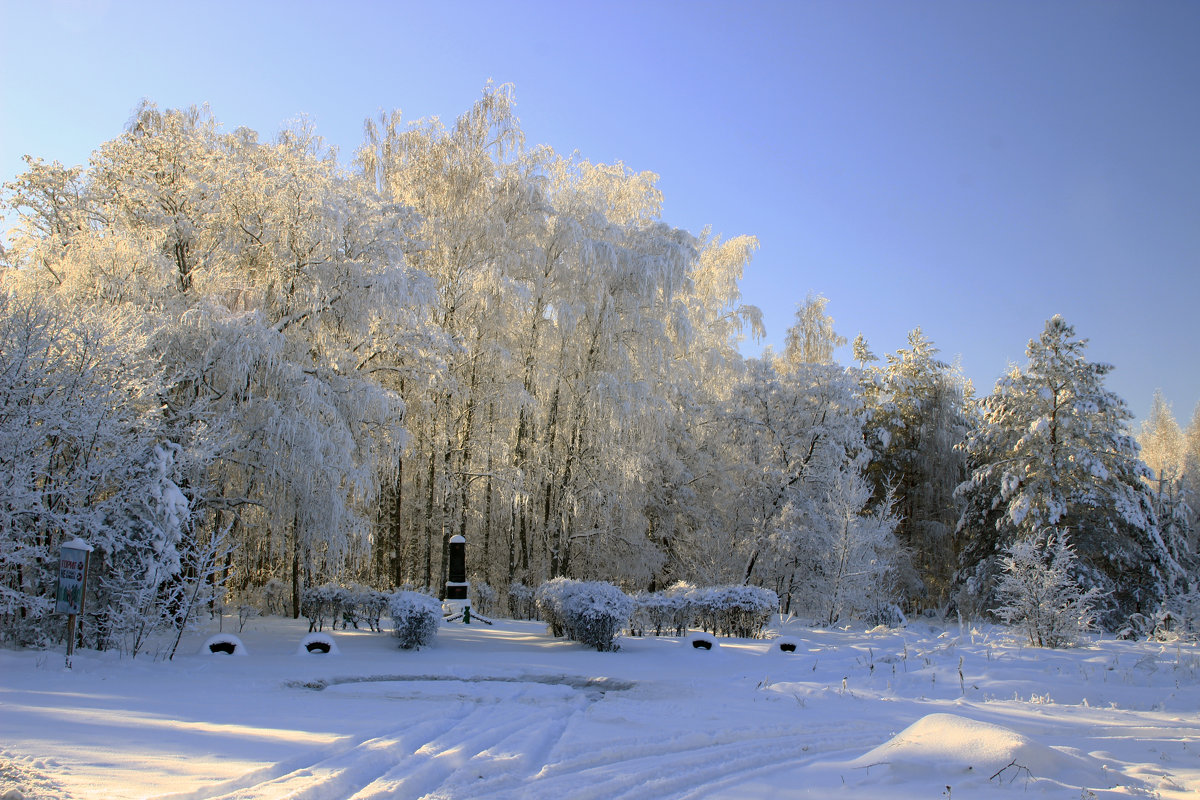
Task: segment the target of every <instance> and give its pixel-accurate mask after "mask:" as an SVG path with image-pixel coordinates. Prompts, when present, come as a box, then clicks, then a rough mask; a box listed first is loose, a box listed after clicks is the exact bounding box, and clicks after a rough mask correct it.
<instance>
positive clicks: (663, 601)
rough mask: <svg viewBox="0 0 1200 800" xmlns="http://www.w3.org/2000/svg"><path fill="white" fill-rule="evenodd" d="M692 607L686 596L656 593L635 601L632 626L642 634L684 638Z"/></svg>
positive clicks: (640, 597) (637, 598)
mask: <svg viewBox="0 0 1200 800" xmlns="http://www.w3.org/2000/svg"><path fill="white" fill-rule="evenodd" d="M691 616H692V605H691V601H690V600H689V599H688V597H687V595H686V594H682V593H680V594H674V595H671V594H666V593H663V592H654V593H648V594H642V595H638V596H637V597H636V598H635V599H634V610H633V616H632V617H631V625H632V626H633V627H634V628H636V629H637V630H638V631H639V632H640V633H645V632H648V631H653V633H654V635H655V636H663V635H675V636H682V635H683V634H684V632H685V631H686V630H687V628H688V624H689V623H690V622H691Z"/></svg>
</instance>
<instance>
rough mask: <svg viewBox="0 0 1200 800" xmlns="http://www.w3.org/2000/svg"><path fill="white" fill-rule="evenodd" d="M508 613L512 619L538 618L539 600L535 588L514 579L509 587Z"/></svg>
mask: <svg viewBox="0 0 1200 800" xmlns="http://www.w3.org/2000/svg"><path fill="white" fill-rule="evenodd" d="M508 614H509V616H510V617H511V618H512V619H535V618H537V615H538V612H537V602H536V600H535V599H534V591H533V589H530V588H529V587H528V586H526V585H525V584H523V583H517V582H516V581H514V582H513V583H512V584H511V585H510V586H509V587H508Z"/></svg>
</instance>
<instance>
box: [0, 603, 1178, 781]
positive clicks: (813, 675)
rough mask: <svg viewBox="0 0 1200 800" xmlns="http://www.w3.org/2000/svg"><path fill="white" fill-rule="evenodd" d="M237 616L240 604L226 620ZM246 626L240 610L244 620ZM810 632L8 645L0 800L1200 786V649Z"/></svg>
mask: <svg viewBox="0 0 1200 800" xmlns="http://www.w3.org/2000/svg"><path fill="white" fill-rule="evenodd" d="M230 623H231V620H230V619H229V618H226V620H225V625H224V627H225V628H226V630H227V631H228V630H229V628H230ZM232 623H233V625H234V626H236V624H237V620H236V618H234V619H233V620H232ZM773 632H775V633H779V634H781V635H783V636H786V637H787V638H788V639H789V640H790V641H792V642H794V643H795V644H796V650H795V652H794V653H787V652H783V651H781V650H780V649H779V648H778V647H775V646H773V645H774V644H775V643H776V642H775V641H772V640H765V639H760V640H754V639H731V638H722V639H721V640H720V644H721V646H720V648H719V650H714V651H712V652H697V651H696V650H695V649H694V648H692V647H691V646H690V640H689V639H688V638H687V637H684V638H678V637H665V636H664V637H638V638H634V637H628V636H622V637H621V638H620V640H619V644H620V646H621V649H620V651H619V652H615V653H601V652H596V651H595V650H592V649H589V648H586V647H584V646H582V645H580V644H577V643H573V642H568V641H566V640H563V639H554V638H552V637H550V636H549V635H548V634H547V633H546V630H545V626H544V625H543V624H542V623H539V622H518V621H510V620H495V625H493V626H488V625H469V626H468V625H462V624H459V623H454V624H446V625H443V626H442V628H441V629H440V631H439V632H438V635H437V637H436V639H435V640H434V642H433V643H432V644H431V645H430V646H427V647H422V648H421V649H420V650H418V651H405V650H401V649H399V648H398V647H397V643H396V639H395V637H393V636H391V635H389V634H387V633H371V632H368V631H355V630H350V631H340V630H339V631H336V632H327V633H325V634H323V636H326V637H329V638H330V639H331V640H332V641H334V642H335V643H336V646H337V649H338V651H340V655H339V656H337V657H336V658H330V657H316V656H312V655H309V654H307V653H305V655H303V656H302V655H300V654H299V652H300V651H298V643H300V642H302V641H303V640H304V639H305V638H306V634H307V623H306V622H305V621H304V620H291V619H284V618H279V617H270V616H266V617H258V618H254V619H251V620H249V621H248V622H247V623H246V625H245V627H244V629H242V630H241V632H240V633H239V635H238V637H230V635H229V634H228V633H226V634H223V635H224V636H225V637H227V638H238V639H240V640H242V641H244V642H245V644H246V652H247V655H246V656H244V657H242V658H232V657H226V656H225V655H223V654H208V653H206V654H203V655H202V654H201V652H202V647H201V643H202V642H204V641H205V640H207V639H209V638H210V637H213V636H218V635H220V634H219V633H218V631H216V629H215V625H214V628H213V629H211V630H206V631H203V632H197V633H195V634H191V635H190V636H189V637H187V638H185V640H184V642H183V643H182V644H181V646H180V648H179V652H178V654H177V655H176V657H175V660H174V661H170V662H165V661H155V660H153V658H151V657H147V656H141V657H138V658H136V659H131V658H128V657H126V658H123V659H122V658H120V657H119V656H118V655H117V654H115V653H109V652H106V653H97V652H94V651H89V650H84V651H77V652H76V654H75V656H74V669H73V670H70V671H67V670H65V669H64V667H63V655H64V654H63V653H62V652H61V650H56V651H36V650H21V651H13V650H3V651H0V797H5V798H21V800H29V799H30V798H51V797H53V798H112V797H123V798H135V797H171V798H174V800H182V799H183V798H227V799H228V800H232V799H233V798H239V800H250V799H251V798H279V797H295V798H307V799H308V800H318V799H320V798H329V799H333V798H357V799H358V800H365V799H366V798H421V797H429V798H555V800H557V799H558V798H612V797H626V798H726V799H731V798H746V797H772V798H824V797H837V798H864V799H865V798H871V799H872V800H873V799H874V798H878V797H888V798H914V800H915V799H916V798H921V799H922V800H925V799H926V798H938V797H957V798H964V797H966V798H970V797H979V796H984V795H985V793H986V796H988V797H991V796H1005V797H1055V798H1057V797H1067V798H1075V797H1093V796H1094V797H1097V798H1128V797H1160V798H1164V799H1166V800H1171V799H1173V798H1185V797H1195V796H1197V793H1200V713H1198V711H1197V709H1200V680H1198V678H1200V646H1197V645H1195V644H1188V643H1171V644H1160V643H1152V642H1122V641H1115V640H1112V639H1107V638H1090V639H1086V640H1085V641H1084V644H1083V646H1081V647H1079V648H1075V649H1070V650H1043V649H1037V648H1029V647H1023V646H1021V644H1020V639H1019V638H1017V636H1015V635H1014V634H1013V633H1011V632H1009V631H1007V630H1005V629H1003V628H999V627H985V628H978V629H972V628H961V627H959V626H958V625H951V626H949V628H942V627H937V626H932V625H928V624H925V623H924V622H919V623H911V624H910V625H909V627H907V628H905V629H894V630H893V629H876V630H871V631H867V630H863V629H861V628H839V629H832V630H822V629H813V628H808V627H805V626H803V625H800V624H798V623H796V622H791V623H788V624H786V625H778V624H776V625H775V626H774V628H773Z"/></svg>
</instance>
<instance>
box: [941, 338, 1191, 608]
mask: <svg viewBox="0 0 1200 800" xmlns="http://www.w3.org/2000/svg"><path fill="white" fill-rule="evenodd" d="M1086 346H1087V341H1086V340H1083V339H1077V338H1076V337H1075V331H1074V329H1073V328H1072V327H1071V326H1070V325H1068V324H1067V323H1066V322H1065V321H1064V320H1063V319H1062V317H1058V316H1055V317H1053V318H1051V319H1050V320H1049V321H1048V322H1047V323H1046V328H1045V330H1044V331H1043V332H1042V334H1041V336H1040V337H1039V338H1038V339H1036V340H1032V341H1030V343H1029V347H1028V348H1027V350H1026V355H1027V356H1028V358H1029V363H1028V364H1027V365H1026V366H1025V367H1024V368H1023V369H1019V368H1014V369H1013V370H1012V372H1010V373H1009V374H1008V375H1007V376H1006V377H1004V378H1002V379H1000V380H999V381H998V382H997V384H996V388H995V390H994V391H993V393H992V394H991V395H990V396H989V397H987V398H985V399H984V400H983V401H982V404H981V405H982V410H981V416H980V424H979V426H978V427H977V429H976V430H974V431H973V433H972V434H971V435H970V437H969V438H968V441H967V457H968V469H969V470H970V477H969V479H968V480H966V481H965V482H963V483H962V484H961V485H960V486H959V488H958V490H957V492H958V495H959V497H960V498H961V500H962V501H963V503H964V504H965V510H964V512H963V514H962V517H961V518H960V520H959V523H958V534H959V536H960V537H961V538H962V541H963V545H962V550H961V554H960V572H959V574H958V581H959V586H960V588H961V589H962V590H963V594H962V601H963V603H964V604H965V605H966V606H967V607H968V608H973V609H976V610H982V609H984V608H989V607H992V606H993V605H994V600H993V598H994V594H995V587H996V581H997V579H998V576H999V571H1000V564H1001V561H1000V559H1001V557H1002V554H1003V552H1004V551H1005V550H1007V549H1008V548H1009V547H1011V546H1012V544H1013V543H1014V542H1018V541H1024V540H1028V539H1031V538H1033V537H1034V536H1035V535H1036V534H1037V533H1038V532H1039V531H1041V530H1043V529H1047V528H1053V529H1056V530H1059V531H1064V532H1066V533H1067V534H1068V535H1069V536H1070V537H1071V540H1072V542H1073V543H1074V547H1075V550H1076V553H1077V555H1078V558H1079V560H1078V563H1077V566H1076V569H1077V572H1078V579H1079V581H1080V584H1081V585H1082V586H1083V587H1084V589H1085V590H1087V589H1091V588H1096V589H1098V590H1100V592H1101V593H1102V595H1103V597H1104V599H1103V605H1102V606H1101V607H1100V617H1101V622H1102V623H1103V624H1105V625H1106V626H1108V627H1114V626H1118V625H1120V624H1122V623H1123V621H1124V619H1125V618H1126V617H1128V615H1129V614H1132V613H1135V612H1142V613H1145V612H1152V611H1153V609H1154V608H1155V607H1156V606H1157V604H1158V603H1159V602H1161V600H1162V598H1163V596H1164V594H1165V593H1166V591H1167V588H1168V586H1169V585H1170V583H1171V581H1172V580H1173V579H1174V577H1175V576H1176V574H1177V572H1178V566H1177V565H1176V564H1175V562H1174V561H1173V559H1172V558H1171V556H1170V553H1169V552H1168V551H1167V548H1166V546H1165V545H1164V543H1163V541H1162V538H1161V537H1160V535H1159V530H1158V520H1157V517H1156V515H1155V513H1154V503H1153V497H1152V496H1151V493H1150V490H1149V487H1148V486H1147V485H1146V483H1145V480H1144V479H1145V477H1146V476H1147V471H1146V467H1145V465H1144V464H1142V462H1141V460H1140V459H1139V458H1138V449H1137V443H1136V442H1135V441H1134V438H1133V436H1132V435H1131V434H1130V433H1129V432H1128V430H1127V429H1126V424H1127V422H1128V420H1129V419H1130V416H1131V415H1130V413H1129V411H1128V410H1127V409H1126V406H1125V403H1124V402H1123V401H1122V400H1121V399H1120V398H1119V397H1117V396H1116V395H1115V394H1113V393H1112V392H1110V391H1108V390H1107V389H1105V388H1104V376H1105V375H1107V374H1108V372H1109V371H1110V370H1111V369H1112V367H1111V366H1109V365H1107V364H1099V363H1093V362H1089V361H1087V360H1086V358H1085V349H1086Z"/></svg>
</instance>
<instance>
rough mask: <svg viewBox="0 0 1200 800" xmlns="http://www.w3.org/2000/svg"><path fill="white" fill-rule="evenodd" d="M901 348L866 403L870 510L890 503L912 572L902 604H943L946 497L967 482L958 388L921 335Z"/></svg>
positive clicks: (952, 517) (951, 506)
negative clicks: (872, 502)
mask: <svg viewBox="0 0 1200 800" xmlns="http://www.w3.org/2000/svg"><path fill="white" fill-rule="evenodd" d="M908 345H909V346H908V347H907V348H902V349H900V350H898V351H897V352H896V354H895V355H888V357H887V361H888V364H887V367H886V368H884V369H883V370H882V373H881V376H880V378H881V383H880V385H879V387H878V388H879V393H878V396H876V397H875V398H873V400H871V401H870V406H871V418H870V421H869V422H868V427H869V428H870V433H869V435H868V441H870V442H871V444H872V448H873V450H874V451H875V452H874V455H873V458H872V460H871V463H870V465H869V467H868V474H869V475H870V476H871V478H872V480H873V483H874V487H875V499H876V502H882V501H883V500H884V499H885V498H888V497H889V495H891V496H894V500H895V512H896V515H897V516H898V517H899V519H900V524H899V527H898V528H897V531H896V534H897V536H898V537H899V539H900V542H901V543H902V544H903V546H905V547H906V548H908V549H909V550H910V552H911V554H912V559H913V564H914V566H915V567H916V570H917V572H916V574H915V575H913V576H912V577H911V578H910V580H909V586H907V587H906V588H907V590H908V594H909V599H910V600H912V601H913V602H916V601H917V598H918V597H923V602H925V603H932V604H942V603H944V602H945V601H946V600H947V594H948V591H949V585H950V580H951V578H952V577H953V570H954V561H955V551H954V529H955V524H956V523H957V521H958V505H957V503H956V502H955V499H954V497H953V492H954V488H955V487H956V486H957V485H958V484H959V483H960V482H962V480H963V479H964V478H965V477H966V469H965V467H966V464H965V458H964V454H963V451H962V448H961V447H960V445H961V443H962V442H963V441H964V439H965V438H966V434H967V423H966V417H965V412H964V408H963V404H964V401H963V390H962V382H961V380H960V379H959V378H958V376H956V375H955V374H954V373H953V372H952V370H951V369H950V367H949V365H947V364H946V363H945V362H943V361H940V360H939V359H937V358H936V355H937V352H938V351H937V348H936V347H934V346H933V342H931V341H930V340H929V338H928V337H927V336H925V334H924V333H923V332H922V331H921V329H920V328H916V329H915V330H913V331H911V332H910V333H909V334H908Z"/></svg>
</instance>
